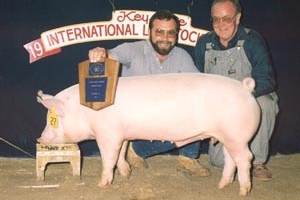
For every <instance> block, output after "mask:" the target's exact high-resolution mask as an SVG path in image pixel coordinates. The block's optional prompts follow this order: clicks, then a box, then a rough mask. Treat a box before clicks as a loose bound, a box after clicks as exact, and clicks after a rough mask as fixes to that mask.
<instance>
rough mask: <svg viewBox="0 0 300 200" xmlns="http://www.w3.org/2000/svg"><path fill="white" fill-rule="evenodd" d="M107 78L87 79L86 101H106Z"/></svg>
mask: <svg viewBox="0 0 300 200" xmlns="http://www.w3.org/2000/svg"><path fill="white" fill-rule="evenodd" d="M106 88H107V77H99V78H86V79H85V101H86V102H95V101H102V102H104V101H105V96H106Z"/></svg>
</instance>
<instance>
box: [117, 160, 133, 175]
mask: <svg viewBox="0 0 300 200" xmlns="http://www.w3.org/2000/svg"><path fill="white" fill-rule="evenodd" d="M118 169H119V172H120V174H121V176H123V177H125V178H127V179H129V177H130V175H131V168H130V165H129V164H128V163H127V162H126V163H124V165H119V166H118Z"/></svg>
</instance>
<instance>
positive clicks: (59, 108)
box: [36, 90, 65, 117]
mask: <svg viewBox="0 0 300 200" xmlns="http://www.w3.org/2000/svg"><path fill="white" fill-rule="evenodd" d="M36 98H37V101H38V102H39V103H41V104H43V105H44V106H45V107H46V108H47V109H48V110H50V109H53V108H54V109H55V112H56V114H57V115H58V116H61V117H64V116H65V113H64V103H63V102H62V101H61V100H59V99H56V98H55V97H54V96H52V95H49V94H44V93H43V92H42V91H41V90H40V91H38V93H37V96H36Z"/></svg>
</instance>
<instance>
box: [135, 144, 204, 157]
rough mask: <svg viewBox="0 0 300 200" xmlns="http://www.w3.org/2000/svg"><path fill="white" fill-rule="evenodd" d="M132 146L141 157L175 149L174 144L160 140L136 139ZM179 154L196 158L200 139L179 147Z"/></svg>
mask: <svg viewBox="0 0 300 200" xmlns="http://www.w3.org/2000/svg"><path fill="white" fill-rule="evenodd" d="M132 147H133V149H134V151H135V153H136V154H137V155H139V156H141V157H143V158H147V157H150V156H154V155H157V154H160V153H166V152H168V151H170V150H174V149H177V148H178V147H176V145H175V144H172V143H171V142H168V141H166V142H161V141H153V142H150V141H144V140H138V141H134V142H133V143H132ZM178 150H179V155H182V156H185V157H188V158H198V157H199V154H200V152H199V150H200V141H196V142H193V143H190V144H187V145H185V146H183V147H180V148H179V149H178Z"/></svg>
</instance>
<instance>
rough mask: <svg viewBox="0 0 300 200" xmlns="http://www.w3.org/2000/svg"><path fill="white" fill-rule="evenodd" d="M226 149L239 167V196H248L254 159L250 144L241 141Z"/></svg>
mask: <svg viewBox="0 0 300 200" xmlns="http://www.w3.org/2000/svg"><path fill="white" fill-rule="evenodd" d="M226 148H227V150H228V153H229V154H230V156H231V158H232V160H233V161H234V162H235V164H236V166H237V172H238V173H237V175H238V180H239V183H240V193H239V195H240V196H246V195H247V194H248V193H249V192H250V190H251V180H250V168H251V160H252V157H253V156H252V153H251V152H250V150H249V147H248V143H247V142H242V141H239V143H235V144H232V145H230V146H226Z"/></svg>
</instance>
